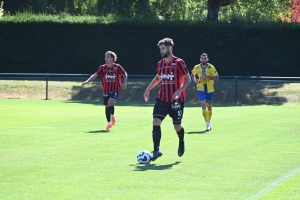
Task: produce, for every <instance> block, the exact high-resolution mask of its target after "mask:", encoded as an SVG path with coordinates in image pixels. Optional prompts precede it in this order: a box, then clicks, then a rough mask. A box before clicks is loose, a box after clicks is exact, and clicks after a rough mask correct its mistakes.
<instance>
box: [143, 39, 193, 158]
mask: <svg viewBox="0 0 300 200" xmlns="http://www.w3.org/2000/svg"><path fill="white" fill-rule="evenodd" d="M157 45H158V47H159V49H160V54H161V57H162V58H163V59H162V60H160V61H159V62H158V64H157V68H156V72H157V74H156V76H155V78H154V79H153V80H152V82H151V83H150V84H149V86H148V87H147V89H146V91H145V93H144V99H145V101H146V102H147V101H148V100H149V93H150V90H152V89H153V88H154V87H155V86H156V85H157V84H159V83H160V89H159V91H158V94H157V98H156V101H155V105H154V109H153V129H152V139H153V145H154V150H153V155H152V159H151V160H152V161H154V160H156V159H157V158H158V157H160V156H162V153H161V152H160V151H159V147H160V146H159V145H160V139H161V128H160V125H161V122H162V121H163V120H164V118H165V117H166V116H167V115H169V116H170V117H171V118H172V119H173V125H174V129H175V131H176V132H177V135H178V138H179V146H178V156H182V155H183V154H184V150H185V147H184V129H183V127H182V126H181V120H182V117H183V108H184V101H185V99H186V87H187V86H188V85H189V84H190V82H191V77H190V75H189V72H188V69H187V67H186V65H185V63H184V61H183V60H182V59H180V58H178V57H175V56H174V55H173V53H172V51H173V47H174V42H173V40H172V39H170V38H164V39H162V40H160V41H159V42H158V44H157Z"/></svg>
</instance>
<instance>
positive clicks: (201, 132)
mask: <svg viewBox="0 0 300 200" xmlns="http://www.w3.org/2000/svg"><path fill="white" fill-rule="evenodd" d="M204 133H208V132H207V131H190V132H187V134H204Z"/></svg>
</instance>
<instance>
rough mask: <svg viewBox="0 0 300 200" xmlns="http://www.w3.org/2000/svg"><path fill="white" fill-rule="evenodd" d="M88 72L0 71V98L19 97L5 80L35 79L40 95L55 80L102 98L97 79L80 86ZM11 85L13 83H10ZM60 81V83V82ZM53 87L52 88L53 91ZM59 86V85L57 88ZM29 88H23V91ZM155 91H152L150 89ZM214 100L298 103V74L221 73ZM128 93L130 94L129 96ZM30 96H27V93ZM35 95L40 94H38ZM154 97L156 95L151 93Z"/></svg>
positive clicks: (192, 99) (134, 88)
mask: <svg viewBox="0 0 300 200" xmlns="http://www.w3.org/2000/svg"><path fill="white" fill-rule="evenodd" d="M90 76H91V74H54V73H0V89H1V91H0V95H1V96H0V98H7V97H8V98H18V93H19V90H20V89H19V90H13V88H16V87H19V88H21V86H20V85H21V84H22V83H24V82H22V83H21V84H19V86H18V85H14V83H11V82H10V83H9V84H8V83H7V82H6V81H13V82H17V81H38V82H39V85H38V87H39V91H40V93H43V94H44V97H45V98H43V99H45V100H48V99H55V98H54V96H55V95H53V96H51V95H50V96H49V91H50V93H51V90H49V86H50V85H51V84H52V85H51V87H52V88H55V87H57V88H58V85H54V83H55V82H67V81H71V82H76V84H73V85H70V86H66V87H70V88H71V89H70V90H72V91H68V89H65V90H67V91H66V93H70V94H69V96H66V97H65V98H66V99H73V100H80V99H81V100H95V99H97V98H98V99H99V98H101V95H95V92H96V93H98V94H99V93H100V92H101V90H100V87H98V86H99V83H98V84H97V82H95V83H93V84H92V85H91V87H90V88H87V89H86V90H85V91H84V90H82V89H81V87H80V84H79V83H80V82H82V81H84V80H86V79H87V78H88V77H90ZM153 78H154V75H129V77H128V81H129V82H128V90H127V91H126V92H125V93H124V92H123V95H121V94H122V93H121V94H120V96H119V97H118V99H122V100H126V101H132V100H133V101H134V100H136V97H138V98H139V97H140V96H142V93H143V92H144V90H145V89H146V87H147V85H148V84H149V83H150V81H151V79H153ZM41 84H42V85H41ZM12 85H14V86H12ZM61 85H62V84H61ZM33 87H36V86H33ZM53 90H54V89H52V91H53ZM57 90H59V88H58V89H57ZM195 91H196V85H195V84H193V83H191V84H190V86H189V87H188V102H189V103H196V102H197V101H198V97H197V94H196V92H195ZM26 92H27V93H28V91H25V93H26ZM152 94H153V95H156V93H155V91H154V92H152ZM214 96H215V98H214V104H220V105H224V104H227V105H251V104H279V105H280V104H284V103H287V102H291V103H296V104H298V103H300V77H268V76H220V80H219V81H217V82H216V83H215V95H214ZM130 97H131V98H130ZM29 98H30V96H29ZM37 98H40V96H39V97H37ZM153 98H155V97H153Z"/></svg>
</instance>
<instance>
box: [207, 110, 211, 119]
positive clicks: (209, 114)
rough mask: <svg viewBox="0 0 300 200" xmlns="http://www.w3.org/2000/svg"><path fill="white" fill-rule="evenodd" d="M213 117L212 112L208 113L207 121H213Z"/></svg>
mask: <svg viewBox="0 0 300 200" xmlns="http://www.w3.org/2000/svg"><path fill="white" fill-rule="evenodd" d="M211 116H212V110H208V111H207V121H210V120H211Z"/></svg>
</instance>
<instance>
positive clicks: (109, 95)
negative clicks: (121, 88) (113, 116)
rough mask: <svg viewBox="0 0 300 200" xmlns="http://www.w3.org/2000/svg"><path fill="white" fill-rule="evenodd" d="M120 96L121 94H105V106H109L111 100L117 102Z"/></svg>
mask: <svg viewBox="0 0 300 200" xmlns="http://www.w3.org/2000/svg"><path fill="white" fill-rule="evenodd" d="M118 95H119V92H111V93H109V94H103V104H104V105H108V100H109V99H114V100H116V99H117V97H118Z"/></svg>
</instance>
